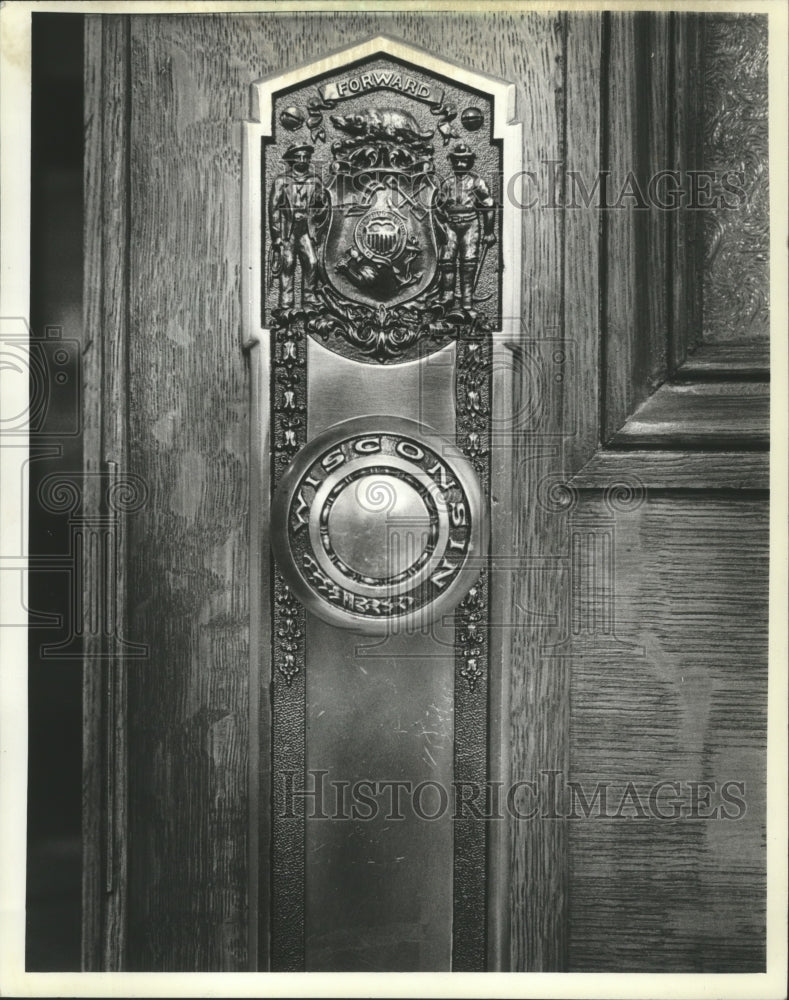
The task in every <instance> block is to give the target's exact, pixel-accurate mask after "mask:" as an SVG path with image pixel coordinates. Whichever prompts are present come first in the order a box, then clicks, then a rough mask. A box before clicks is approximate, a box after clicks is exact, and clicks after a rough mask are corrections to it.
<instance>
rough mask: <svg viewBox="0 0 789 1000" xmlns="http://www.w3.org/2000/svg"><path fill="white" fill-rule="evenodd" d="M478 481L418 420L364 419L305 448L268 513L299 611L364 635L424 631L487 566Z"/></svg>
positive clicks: (331, 431) (334, 430) (340, 427)
mask: <svg viewBox="0 0 789 1000" xmlns="http://www.w3.org/2000/svg"><path fill="white" fill-rule="evenodd" d="M481 500H482V498H481V493H480V486H479V480H478V477H477V475H476V473H475V472H474V469H473V467H472V466H471V464H470V463H469V462H467V461H466V460H465V459H463V458H462V456H461V455H460V453H459V452H458V451H457V449H455V448H454V447H453V446H452V445H450V444H449V443H448V442H441V441H439V442H436V440H435V438H433V439H431V441H430V442H428V440H426V439H425V437H424V433H423V428H422V427H420V425H419V424H418V423H416V422H414V421H410V420H403V419H396V418H392V417H361V418H359V419H357V420H351V421H346V422H343V423H341V424H338V425H336V426H335V427H333V428H330V429H329V430H328V431H325V432H324V433H323V434H321V435H320V436H318V437H317V438H314V439H313V440H312V441H311V442H310V443H309V445H308V446H307V447H306V448H304V449H302V451H301V452H300V453H299V455H298V457H297V458H296V460H295V461H294V462H293V463H292V464H291V466H290V468H289V469H288V472H287V473H286V475H285V476H284V478H283V480H282V482H281V484H280V488H279V491H278V493H277V496H276V498H275V500H274V506H273V512H272V543H273V546H274V553H275V557H276V559H277V564H278V565H279V566H280V568H281V570H282V572H283V574H284V575H285V577H286V579H287V581H288V583H289V585H290V587H291V589H292V590H293V592H294V593H295V595H296V596H297V597H298V598H299V599H300V600H301V601H302V603H303V604H304V605H305V606H306V607H307V608H308V609H309V610H311V611H313V612H314V613H315V614H317V615H319V617H321V618H323V620H324V621H327V622H329V623H331V624H335V625H339V626H341V627H345V628H348V627H352V628H355V629H357V630H359V631H362V632H378V633H380V632H386V631H391V630H392V629H393V627H394V626H395V623H396V624H397V625H398V626H400V627H401V628H406V627H423V626H424V625H426V624H427V623H428V622H429V621H430V620H432V619H433V618H435V617H437V616H438V615H440V614H441V613H443V612H446V611H449V610H450V609H451V608H452V607H454V605H455V604H457V603H458V601H460V599H461V598H462V597H463V596H464V594H465V593H466V592H467V591H468V589H469V587H470V585H471V583H472V582H473V581H474V580H475V579H476V578H477V577H478V576H479V574H480V572H481V570H482V569H483V568H484V564H483V560H484V557H485V555H486V552H487V531H486V524H485V521H486V519H485V515H484V511H483V506H482V502H481Z"/></svg>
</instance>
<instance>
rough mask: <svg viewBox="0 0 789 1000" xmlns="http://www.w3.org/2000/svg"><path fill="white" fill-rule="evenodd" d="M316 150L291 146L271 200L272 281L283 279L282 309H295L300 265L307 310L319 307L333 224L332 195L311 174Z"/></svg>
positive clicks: (273, 189)
mask: <svg viewBox="0 0 789 1000" xmlns="http://www.w3.org/2000/svg"><path fill="white" fill-rule="evenodd" d="M313 152H314V148H313V147H312V146H291V147H290V148H289V149H288V150H287V151H286V152H285V154H284V156H283V157H282V159H283V161H284V162H285V163H286V164H287V169H286V171H285V172H284V173H281V174H279V175H278V176H277V178H276V179H275V181H274V183H273V184H272V186H271V194H270V197H269V227H270V229H271V238H272V244H271V262H270V272H271V278H272V281H273V279H274V278H276V277H278V278H279V305H280V308H282V309H292V308H293V279H294V274H295V271H296V261H297V260H298V262H299V265H300V266H301V301H302V305H303V306H315V305H317V298H316V294H315V293H316V289H317V283H318V246H319V244H320V241H321V239H322V238H323V231H324V229H325V226H326V223H327V222H328V220H329V210H330V202H329V195H328V193H327V191H326V188H325V187H324V185H323V183H322V181H321V180H320V179H319V178H318V177H316V176H315V174H313V173H312V171H311V170H310V160H311V158H312V154H313Z"/></svg>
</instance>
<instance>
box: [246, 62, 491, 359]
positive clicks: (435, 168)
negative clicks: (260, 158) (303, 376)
mask: <svg viewBox="0 0 789 1000" xmlns="http://www.w3.org/2000/svg"><path fill="white" fill-rule="evenodd" d="M443 83H444V82H442V84H443ZM445 84H446V85H439V83H438V82H437V80H436V79H435V78H433V77H430V76H428V75H426V74H422V73H421V72H419V71H418V70H416V69H414V68H412V67H408V68H405V67H404V66H403V65H401V64H399V63H398V62H397V61H395V60H393V59H387V58H386V57H378V58H377V59H373V60H371V61H370V62H369V63H368V64H367V65H364V66H362V67H360V68H356V69H354V70H352V71H350V72H349V71H348V70H346V71H345V72H344V73H339V74H336V75H334V76H332V77H331V78H330V79H327V80H326V81H325V82H323V83H319V84H318V85H317V86H316V85H313V86H311V87H309V86H307V87H304V88H302V89H301V90H298V91H295V92H291V93H289V94H285V95H282V96H280V98H279V99H278V101H277V104H276V106H275V107H274V109H273V112H274V121H273V125H274V138H273V142H272V143H271V144H270V145H268V146H267V149H266V154H265V168H264V174H265V184H266V192H265V194H266V206H267V208H266V223H265V225H266V228H267V233H266V236H267V238H268V254H267V261H266V289H265V294H264V299H265V303H266V313H267V317H268V320H269V323H270V325H271V326H272V327H273V328H275V329H280V330H283V331H290V333H291V334H293V335H296V336H300V335H301V336H303V335H304V334H307V335H310V336H312V337H315V338H317V339H319V340H320V341H322V342H323V343H325V344H326V345H327V346H329V347H330V348H331V349H332V350H335V351H337V352H339V353H342V354H345V355H347V356H349V357H352V358H355V359H357V360H360V361H367V362H377V363H384V364H387V363H390V364H391V363H396V362H399V361H405V360H411V359H412V358H414V357H417V356H419V355H420V354H424V353H430V352H431V351H433V350H436V349H438V348H439V347H441V346H443V345H445V344H446V343H448V342H450V341H451V340H455V339H462V338H465V339H468V338H474V337H479V336H482V335H484V334H485V333H487V332H488V331H490V330H491V329H493V328H494V326H495V323H496V318H497V315H498V311H499V305H498V287H499V281H498V276H499V271H500V267H499V260H498V255H497V253H496V252H495V250H494V247H495V245H496V243H497V228H498V226H497V218H498V208H497V195H498V191H497V184H498V178H499V168H500V162H499V148H498V147H497V145H496V144H495V143H494V142H493V141H492V139H491V134H492V129H491V110H492V109H491V107H490V102H489V99H487V98H486V97H484V96H483V95H477V94H474V93H473V92H468V91H464V89H463V88H461V87H460V86H458V85H455V84H453V83H452V82H451V81H445Z"/></svg>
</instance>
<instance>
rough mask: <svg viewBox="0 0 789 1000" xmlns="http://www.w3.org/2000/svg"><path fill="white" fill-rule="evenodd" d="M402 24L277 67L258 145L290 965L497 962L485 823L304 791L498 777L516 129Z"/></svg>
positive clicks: (277, 728) (399, 966)
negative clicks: (502, 455)
mask: <svg viewBox="0 0 789 1000" xmlns="http://www.w3.org/2000/svg"><path fill="white" fill-rule="evenodd" d="M382 42H383V43H384V44H383V48H384V51H380V50H379V51H375V50H374V48H373V47H372V46H371V49H372V50H368V54H366V55H363V56H362V57H361V58H359V57H358V56H357V58H355V59H353V60H349V62H348V64H347V65H343V64H342V60H341V59H340V58H337V59H335V60H334V61H333V65H334V67H335V68H334V69H330V68H329V69H327V66H331V65H332V63H331V62H329V63H324V64H322V65H321V66H320V74H319V75H317V76H313V77H310V76H309V74H308V73H306V72H305V73H301V74H299V73H298V72H295V73H293V74H288V75H286V77H283V81H284V80H287V81H288V82H287V85H284V86H281V88H280V89H279V90H278V89H277V88H276V85H274V84H272V85H271V87H270V90H267V86H268V85H265V84H264V85H261V86H262V89H261V91H260V94H259V100H260V102H261V103H260V107H261V122H262V123H263V128H262V130H261V133H260V134H261V140H262V142H261V150H260V156H259V161H258V157H257V154H255V155H252V156H251V157H250V159H251V160H252V161H254V162H255V163H257V162H259V164H260V173H259V176H260V179H261V186H260V193H259V199H258V200H257V204H258V205H259V206H260V223H261V224H260V232H261V234H262V245H261V246H260V259H259V262H257V263H255V264H254V267H253V272H252V273H253V274H254V273H257V275H258V276H259V292H258V291H255V292H254V293H253V294H252V295H251V297H250V303H251V304H252V305H253V308H254V309H255V311H257V312H258V314H259V317H258V319H257V320H256V319H255V318H254V317H251V318H250V324H251V326H252V328H253V329H254V327H255V324H256V322H259V323H260V324H261V326H262V327H264V328H267V330H268V331H270V337H271V350H272V358H273V363H272V393H271V398H272V440H273V455H272V495H273V496H274V500H273V503H272V509H271V515H272V528H271V545H272V549H273V553H274V556H275V562H274V570H273V582H274V585H273V596H272V654H273V663H272V672H273V688H272V720H273V735H272V740H273V745H272V765H273V774H272V781H273V787H274V801H273V805H274V814H273V816H272V842H273V848H272V862H273V864H272V922H271V926H272V937H271V967H272V968H273V969H283V970H284V969H302V968H305V967H306V968H309V969H313V970H319V969H323V970H331V969H346V970H358V969H367V968H378V969H382V970H385V969H390V970H393V971H394V970H407V969H412V970H425V971H427V970H431V969H432V970H438V969H447V968H450V967H451V968H456V969H464V970H482V969H484V968H485V967H486V961H487V958H486V948H487V906H486V888H487V881H486V879H487V876H486V872H487V868H488V864H489V859H488V849H487V831H486V825H485V823H484V822H482V821H480V820H479V819H478V818H477V817H475V816H474V815H473V814H471V815H469V814H466V813H463V814H462V815H460V816H459V817H458V816H454V817H452V818H451V822H450V818H449V817H447V818H446V819H444V820H442V821H441V822H435V823H425V822H424V820H418V821H417V820H415V819H414V818H413V817H412V822H411V823H410V824H409V823H405V824H404V825H402V826H400V827H396V831H397V832H396V833H393V832H392V831H391V829H390V826H387V825H383V826H381V825H380V824H379V826H376V825H375V824H372V825H370V824H366V825H365V824H362V825H358V824H357V827H356V828H354V829H353V830H350V828H349V827H348V826H347V825H346V824H345V823H344V822H343V821H341V820H339V821H335V822H333V823H332V822H331V821H324V820H322V819H320V818H317V819H316V818H315V817H309V816H305V814H304V803H303V801H302V799H301V798H300V797H298V796H297V797H296V799H295V800H293V796H292V795H291V796H290V798H289V797H288V786H287V782H288V781H290V782H291V791H292V785H293V783H294V782H295V784H296V786H297V787H300V788H304V787H309V785H310V782H311V781H314V775H313V773H312V772H313V771H314V770H315V769H316V768H317V769H326V770H327V772H328V773H330V774H331V775H333V776H334V777H336V779H337V780H339V781H340V782H343V781H353V780H354V779H355V778H356V779H358V778H363V779H373V780H378V781H384V782H385V781H387V780H391V779H393V778H394V779H398V778H402V779H403V780H408V781H409V782H411V783H412V785H413V784H418V782H419V781H420V780H425V778H426V777H429V778H431V779H433V780H435V781H437V782H439V783H440V785H441V786H442V787H443V788H445V789H447V790H448V789H450V787H451V786H452V782H453V781H454V782H456V783H461V784H462V783H466V784H467V783H469V782H474V783H478V784H479V785H484V783H485V781H486V780H487V779H488V777H489V771H488V742H489V733H488V721H489V720H488V710H489V706H488V697H489V694H488V685H489V676H488V671H489V655H490V652H489V636H488V621H489V581H488V571H487V545H488V534H489V526H488V523H487V520H488V509H489V505H490V477H491V473H490V469H491V453H490V449H491V434H490V421H491V412H492V406H493V399H492V353H493V334H494V331H496V330H501V329H504V330H505V331H507V330H509V328H510V326H511V323H512V320H511V319H510V318H509V317H510V316H511V315H515V312H513V311H512V303H511V302H510V299H511V298H512V293H511V290H510V292H508V297H507V303H508V305H507V308H508V312H507V317H508V318H507V319H506V320H505V319H503V318H502V312H503V305H502V303H503V301H504V300H503V299H502V283H501V275H502V250H501V243H502V239H503V235H504V232H503V221H502V217H501V214H500V204H499V202H500V197H499V196H500V191H499V185H500V177H501V170H502V166H503V146H502V143H501V141H500V139H494V138H493V136H494V134H495V135H497V136H501V135H502V134H503V133H502V129H503V128H504V127H505V126H504V124H503V123H505V122H506V121H507V115H508V114H509V113H510V111H511V109H510V107H509V104H508V103H507V102H506V101H505V100H504V97H503V95H504V94H505V92H507V88H502V87H500V86H499V85H495V87H494V90H491V91H487V90H486V89H485V88H486V82H483V81H482V79H481V78H476V82H477V83H478V84H480V85H481V86H482V87H483V89H475V88H474V87H472V86H468V85H466V84H465V83H462V82H460V81H461V80H462V79H463V76H462V74H458V73H456V72H454V71H453V72H451V73H449V74H448V75H440V74H435V73H431V72H428V71H427V70H426V69H424V68H422V67H420V66H418V65H416V64H412V63H411V62H405V61H404V60H403V59H402V58H400V57H398V56H397V55H394V54H391V53H392V52H393V50H396V49H397V46H396V45H395V44H394V43H390V42H388V41H387V40H382ZM358 51H359V52H361V51H362V49H360V50H358ZM387 52H388V53H390V54H386V53H387ZM410 54H411V53H409V55H410ZM413 55H414V56H417V62H419V61H420V59H419V58H418V54H417V53H416V52H414V53H413ZM427 60H428V64H430V65H437V64H436V63H435V61H434V60H431V59H430V58H429V57H427ZM316 68H317V67H316ZM450 77H451V79H450ZM494 92H495V93H498V94H499V95H501V99H502V101H503V102H504V104H503V106H502V107H499V106H498V105H494V100H493V96H492V94H493V93H494ZM507 93H508V97H509V92H507ZM512 232H513V230H512V229H511V228H509V229H508V230H507V246H508V247H510V249H511V252H512V260H513V261H514V260H516V258H517V249H516V247H517V243H515V242H514V241H513V239H512ZM256 239H257V238H255V239H253V240H252V244H253V245H254V244H255V243H256ZM510 245H511V246H510ZM253 259H254V258H253ZM264 335H268V334H264ZM349 418H351V419H350V421H349ZM343 421H346V422H345V423H343ZM305 608H306V609H307V610H306V611H305ZM365 635H369V636H370V637H371V638H365ZM373 637H374V638H373ZM432 716H435V718H432ZM428 717H430V718H428ZM426 727H427V728H426ZM364 748H367V751H365V749H364ZM426 761H427V762H428V764H427V766H428V770H427V771H424V768H425V766H426V764H425V762H426ZM366 768H367V770H366V771H365V769H366ZM370 769H372V772H373V773H370ZM283 782H284V783H283ZM451 811H452V810H451V809H450V812H451ZM363 863H364V864H363ZM305 935H306V936H305Z"/></svg>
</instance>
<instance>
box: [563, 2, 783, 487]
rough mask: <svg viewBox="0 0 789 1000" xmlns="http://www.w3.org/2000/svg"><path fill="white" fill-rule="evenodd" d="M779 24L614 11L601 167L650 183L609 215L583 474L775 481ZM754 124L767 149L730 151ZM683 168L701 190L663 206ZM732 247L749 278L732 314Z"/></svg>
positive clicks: (605, 72) (583, 479)
mask: <svg viewBox="0 0 789 1000" xmlns="http://www.w3.org/2000/svg"><path fill="white" fill-rule="evenodd" d="M766 37H767V28H766V19H765V18H763V17H762V18H759V17H755V16H750V15H749V16H747V17H736V16H727V17H725V18H721V17H717V16H714V17H713V16H706V17H704V16H700V15H677V14H673V15H661V14H638V15H635V16H633V15H610V16H608V17H607V18H606V19H605V21H604V26H603V39H602V51H601V65H602V72H601V141H600V166H601V170H602V171H607V172H608V173H609V176H610V179H611V186H612V188H613V190H615V191H618V192H620V193H621V192H622V191H628V192H635V194H632V195H630V194H628V195H627V196H626V197H625V198H622V204H621V205H620V206H619V207H616V208H609V209H606V210H604V211H603V212H602V213H601V214H602V222H601V235H600V261H599V263H600V302H601V309H600V317H599V321H600V337H601V345H600V381H599V399H598V408H597V413H596V414H595V415H594V417H593V419H594V420H595V423H596V424H597V426H598V427H599V437H598V444H597V447H596V448H595V450H594V452H593V453H592V454H589V452H588V451H587V453H586V454H585V455H581V456H578V458H580V459H581V460H580V461H577V460H576V462H575V463H573V466H574V469H573V471H574V475H573V477H572V481H573V484H574V485H575V486H577V487H585V488H588V487H591V486H592V485H593V484H594V483H599V482H600V481H601V477H602V476H604V475H608V474H615V473H616V472H621V473H625V472H630V474H637V475H638V476H639V477H641V478H643V481H644V484H645V485H647V486H653V487H656V488H688V487H690V486H691V484H692V487H693V488H696V489H708V488H736V489H764V488H766V486H767V481H768V475H767V473H768V455H767V448H768V445H769V382H768V378H769V367H768V365H769V342H768V341H767V340H766V338H765V333H766V331H767V328H768V315H767V300H768V294H767V280H768V268H767V254H768V250H769V233H767V231H766V215H765V207H764V206H765V205H766V192H767V162H766V109H767V89H766ZM743 81H744V82H743ZM745 84H747V92H746V93H739V94H738V97H737V98H736V99H734V98H732V97H731V91H732V88H734V89H737V88H738V87H739V88H740V90H742V89H743V87H745ZM746 133H747V135H748V136H749V137H750V138H749V141H750V142H751V144H752V145H753V147H754V150H753V153H748V154H742V155H739V156H738V157H737V158H736V159H735V160H734V161H732V162H731V164H729V163H728V161H726V160H725V155H726V151H729V152H731V151H732V150H734V151H737V150H739V149H741V147H742V146H743V145H747V143H746V140H745V138H744V136H745V135H746ZM669 169H670V170H671V171H672V172H674V175H675V176H676V177H677V178H678V181H679V186H680V187H681V189H682V191H683V195H682V197H684V198H685V199H686V201H685V202H682V203H681V204H682V205H684V206H685V207H681V208H680V209H678V210H666V211H663V210H661V209H660V208H659V207H657V206H656V204H655V192H656V191H657V192H658V197H660V196H661V192H660V187H659V186H655V185H654V178H655V177H656V176H657V175H659V174H660V172H664V173H665V171H667V170H669ZM631 177H632V180H630V178H631ZM628 183H630V184H631V186H630V187H628V186H627V184H628ZM726 185H730V187H731V189H732V191H734V194H732V193H731V192H728V191H727V189H726ZM666 190H667V189H666V188H663V192H665V191H666ZM738 191H739V193H737V192H738ZM650 192H651V194H650ZM642 198H643V202H642V201H640V199H642ZM737 199H742V204H738V202H737ZM713 202H714V203H715V204H717V207H710V205H711V204H712V203H713ZM705 206H706V207H705ZM740 223H741V225H740ZM745 223H748V225H745ZM743 226H744V227H745V230H746V231H745V233H744V234H743V232H742V229H743ZM713 251H714V252H713ZM716 255H717V260H716ZM721 255H723V256H724V257H725V259H726V263H725V270H726V273H727V274H729V278H728V279H727V280H728V282H729V284H732V277H733V276H734V277H736V282H737V285H736V287H735V288H733V289H732V291H731V295H730V297H731V298H732V303H731V304H730V306H729V307H728V308H726V309H724V310H723V313H722V312H721V294H720V290H719V287H718V286H719V285H720V283H721V278H720V276H719V270H720V268H719V266H718V265H719V264H720V260H721ZM738 259H739V261H740V263H739V265H738V264H737V263H736V261H737V260H738ZM724 321H725V322H724ZM738 323H739V327H738V326H737V324H738ZM633 449H639V452H638V457H637V458H636V456H635V455H634V451H633Z"/></svg>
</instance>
